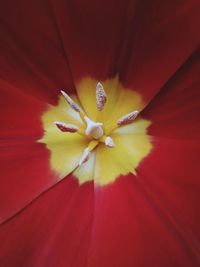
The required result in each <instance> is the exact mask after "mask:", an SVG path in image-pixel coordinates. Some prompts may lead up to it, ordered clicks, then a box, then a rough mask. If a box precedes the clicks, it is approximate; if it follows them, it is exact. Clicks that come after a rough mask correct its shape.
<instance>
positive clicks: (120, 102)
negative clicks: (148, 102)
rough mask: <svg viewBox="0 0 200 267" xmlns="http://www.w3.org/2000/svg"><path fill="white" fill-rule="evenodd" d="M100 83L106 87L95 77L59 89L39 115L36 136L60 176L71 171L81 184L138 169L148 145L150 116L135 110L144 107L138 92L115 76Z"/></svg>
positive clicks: (108, 179) (101, 181) (102, 182)
mask: <svg viewBox="0 0 200 267" xmlns="http://www.w3.org/2000/svg"><path fill="white" fill-rule="evenodd" d="M103 84H104V86H105V90H104V87H103V85H102V84H101V83H99V82H97V81H96V80H95V79H91V78H90V77H86V78H84V79H83V80H81V81H79V82H78V83H77V84H76V89H77V95H72V96H69V95H68V94H67V93H66V92H64V91H61V96H60V97H59V101H58V104H57V105H56V106H49V107H48V109H47V110H46V111H45V113H44V114H43V115H42V123H43V127H44V135H43V137H42V138H41V139H40V140H38V142H41V143H43V144H45V145H46V147H47V149H48V150H49V151H50V154H49V155H50V158H49V162H50V166H51V169H52V170H53V171H55V172H56V174H58V179H62V178H64V177H66V176H67V175H68V174H69V173H72V174H73V176H75V177H76V178H77V179H78V181H79V183H80V184H82V183H85V182H87V181H90V180H94V181H95V184H99V185H105V184H108V183H111V182H113V181H114V180H115V179H116V178H117V177H119V176H121V175H126V174H128V173H132V174H133V175H136V168H137V167H138V165H139V164H140V162H141V161H142V160H143V158H145V157H146V156H147V155H148V154H149V153H150V151H151V149H152V143H151V137H150V136H148V134H147V128H148V126H149V125H150V124H151V122H150V121H149V120H146V119H144V118H142V116H138V114H139V112H138V110H142V109H143V107H144V103H143V101H142V98H141V96H140V95H139V94H138V93H137V92H135V91H134V90H133V89H131V90H130V89H128V88H124V87H123V85H122V84H121V83H120V82H119V80H118V78H117V77H116V78H112V79H108V80H105V81H103ZM95 88H96V90H95ZM66 102H67V103H66ZM136 118H137V119H136Z"/></svg>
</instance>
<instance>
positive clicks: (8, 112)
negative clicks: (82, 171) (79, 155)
mask: <svg viewBox="0 0 200 267" xmlns="http://www.w3.org/2000/svg"><path fill="white" fill-rule="evenodd" d="M199 7H200V6H199V3H198V1H197V0H190V1H189V0H181V1H174V0H173V1H172V0H170V1H165V2H160V1H156V0H154V1H142V0H141V1H118V2H116V1H108V2H106V3H102V2H100V1H99V2H95V3H94V1H84V2H81V1H64V0H63V1H62V0H59V1H58V0H57V1H53V0H51V1H46V0H44V1H41V0H40V1H39V0H35V1H19V2H14V1H6V2H5V3H2V5H1V10H0V21H1V28H0V38H1V42H0V53H1V56H0V66H1V68H0V90H1V97H0V102H1V103H0V107H1V110H2V114H1V124H0V125H1V126H0V127H1V152H0V156H1V186H0V218H1V223H2V224H1V226H0V240H1V250H0V266H2V267H18V266H20V267H21V266H24V267H55V266H56V267H66V266H67V267H68V266H70V267H79V266H80V267H84V266H87V267H133V266H134V267H146V266H148V267H149V266H152V267H157V266H158V267H169V266H170V267H173V266H176V267H196V266H199V265H200V230H199V224H200V213H199V201H200V191H199V190H200V188H199V186H200V182H199V178H198V177H199V166H198V157H199V148H200V142H199V133H200V127H199V106H200V101H199V99H200V90H199V67H200V61H199V57H200V52H199V48H198V45H199V26H200V21H199V17H200V16H199ZM88 76H90V77H92V78H94V79H95V80H98V81H104V80H107V79H109V78H111V79H113V78H114V77H115V76H118V79H119V81H120V83H121V84H122V85H123V86H124V87H125V88H130V89H132V90H136V91H137V92H138V93H139V94H140V95H141V96H142V98H143V100H144V102H145V103H146V106H145V108H144V109H143V111H142V113H141V116H142V118H145V119H146V120H149V121H151V122H152V124H151V125H150V127H149V129H148V134H149V135H150V136H151V137H152V142H153V149H152V150H151V152H150V153H149V154H148V155H147V156H146V157H145V158H144V159H143V160H142V161H141V162H140V164H139V166H137V172H136V175H133V174H128V175H124V176H121V177H119V178H118V179H116V180H115V181H114V182H112V183H110V184H108V185H106V186H97V187H94V185H93V182H87V183H84V184H82V185H79V183H78V180H77V178H75V177H74V175H73V174H71V175H68V176H67V178H66V179H63V180H62V181H61V182H59V183H58V181H59V179H58V174H57V172H56V170H54V169H52V168H51V166H50V157H51V151H49V150H48V149H47V148H46V146H45V144H44V143H39V142H38V140H40V139H41V138H42V137H43V134H44V129H43V124H42V119H41V118H42V115H43V114H44V113H45V112H46V111H47V107H48V105H49V104H51V105H53V106H56V105H57V104H58V96H59V91H60V89H61V88H67V92H68V93H69V94H71V93H73V94H74V93H76V88H77V84H78V83H79V82H80V81H81V80H82V79H84V78H85V77H88ZM69 88H70V89H69ZM85 93H86V94H87V91H86V92H85ZM130 149H131V148H130ZM108 168H109V166H108Z"/></svg>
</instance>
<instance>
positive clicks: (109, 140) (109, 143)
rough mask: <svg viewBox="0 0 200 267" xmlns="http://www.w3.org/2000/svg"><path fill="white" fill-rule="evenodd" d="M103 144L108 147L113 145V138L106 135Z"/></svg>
mask: <svg viewBox="0 0 200 267" xmlns="http://www.w3.org/2000/svg"><path fill="white" fill-rule="evenodd" d="M105 145H106V146H107V147H110V148H113V147H115V143H114V141H113V139H112V138H111V137H110V136H107V137H106V139H105Z"/></svg>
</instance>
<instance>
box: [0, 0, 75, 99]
mask: <svg viewBox="0 0 200 267" xmlns="http://www.w3.org/2000/svg"><path fill="white" fill-rule="evenodd" d="M0 18H1V29H0V36H1V42H0V51H1V56H0V67H1V79H3V80H5V81H8V82H9V83H10V84H12V85H13V86H16V87H18V88H19V90H20V91H23V92H26V93H29V94H31V95H33V96H35V97H37V98H39V99H41V100H45V101H46V102H50V103H55V100H56V98H57V95H58V92H59V90H60V89H61V88H65V89H66V90H70V89H71V90H72V89H73V88H74V85H73V79H72V76H71V71H70V68H69V65H68V61H67V58H66V55H65V51H64V50H63V47H62V41H61V40H60V36H59V31H58V29H57V25H56V24H55V21H54V17H53V15H52V13H51V10H50V6H49V3H48V2H47V1H42V2H41V1H39V0H36V1H29V2H26V1H21V2H20V4H19V3H16V2H13V1H12V0H8V1H6V2H4V3H2V4H1V10H0Z"/></svg>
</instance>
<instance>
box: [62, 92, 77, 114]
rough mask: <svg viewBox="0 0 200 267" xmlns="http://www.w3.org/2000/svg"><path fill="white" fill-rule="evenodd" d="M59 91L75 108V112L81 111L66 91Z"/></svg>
mask: <svg viewBox="0 0 200 267" xmlns="http://www.w3.org/2000/svg"><path fill="white" fill-rule="evenodd" d="M60 92H61V94H62V95H63V96H64V98H65V100H66V101H67V103H68V104H69V105H70V107H71V108H72V109H73V110H75V111H76V112H81V110H80V108H79V106H78V105H77V104H76V103H75V102H74V100H72V99H71V97H70V96H69V95H68V94H67V93H65V92H64V91H62V90H61V91H60Z"/></svg>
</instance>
